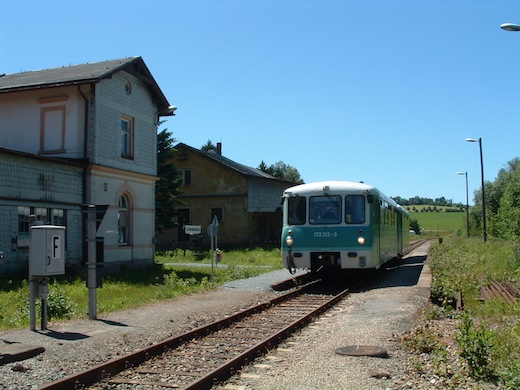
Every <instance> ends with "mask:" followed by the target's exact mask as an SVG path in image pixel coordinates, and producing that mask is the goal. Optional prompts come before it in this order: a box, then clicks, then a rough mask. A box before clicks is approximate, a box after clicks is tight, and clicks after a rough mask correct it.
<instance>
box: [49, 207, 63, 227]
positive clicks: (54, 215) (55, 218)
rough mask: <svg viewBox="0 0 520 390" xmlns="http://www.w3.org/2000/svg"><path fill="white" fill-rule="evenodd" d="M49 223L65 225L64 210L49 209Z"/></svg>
mask: <svg viewBox="0 0 520 390" xmlns="http://www.w3.org/2000/svg"><path fill="white" fill-rule="evenodd" d="M50 221H51V225H55V226H65V210H62V209H51V210H50Z"/></svg>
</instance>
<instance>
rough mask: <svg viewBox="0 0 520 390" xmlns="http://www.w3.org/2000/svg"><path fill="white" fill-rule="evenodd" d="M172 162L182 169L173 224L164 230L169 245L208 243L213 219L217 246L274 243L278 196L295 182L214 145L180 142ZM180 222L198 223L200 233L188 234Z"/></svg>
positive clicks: (277, 237)
mask: <svg viewBox="0 0 520 390" xmlns="http://www.w3.org/2000/svg"><path fill="white" fill-rule="evenodd" d="M175 149H176V152H175V157H174V165H175V167H176V168H177V170H178V171H179V172H180V173H181V177H182V187H181V195H180V196H179V199H178V200H179V201H181V202H183V203H184V204H185V205H184V206H181V207H180V208H178V209H177V212H178V223H179V227H178V229H175V230H176V231H175V232H172V233H173V234H170V235H169V239H170V240H172V241H173V243H174V246H176V247H182V246H183V245H184V244H186V243H187V242H189V241H191V242H192V243H193V242H197V243H198V244H201V245H203V246H208V247H209V243H210V237H209V235H208V230H207V229H208V226H209V225H210V224H211V222H212V221H213V218H214V217H215V216H216V217H217V219H218V223H219V227H218V236H217V240H218V245H219V246H220V247H221V248H222V247H230V246H234V247H237V246H257V245H279V243H280V235H281V228H282V211H281V207H280V201H281V196H282V193H283V191H284V190H285V189H287V188H289V187H291V186H293V185H295V183H294V182H291V181H285V180H280V179H278V178H275V177H273V176H271V175H269V174H267V173H265V172H263V171H261V170H259V169H256V168H251V167H248V166H245V165H242V164H239V163H237V162H235V161H232V160H230V159H228V158H226V157H224V156H223V155H222V144H221V143H220V142H219V143H218V144H217V149H216V150H212V151H203V150H199V149H196V148H193V147H191V146H188V145H186V144H183V143H179V144H177V145H176V146H175ZM185 225H195V226H201V233H202V234H201V235H195V236H193V235H192V236H189V235H186V234H185V232H184V229H183V227H184V226H185Z"/></svg>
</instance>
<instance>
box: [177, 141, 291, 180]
mask: <svg viewBox="0 0 520 390" xmlns="http://www.w3.org/2000/svg"><path fill="white" fill-rule="evenodd" d="M179 146H184V147H185V148H188V149H190V150H192V151H194V152H197V153H200V154H202V155H204V156H207V157H209V158H211V159H212V160H215V161H217V162H219V163H220V164H222V165H225V166H227V167H229V168H231V169H234V170H235V171H237V172H239V173H241V174H243V175H246V176H253V177H260V178H264V179H272V180H279V181H286V180H282V179H279V178H277V177H274V176H271V175H269V174H268V173H265V172H263V171H262V170H260V169H257V168H252V167H249V166H247V165H243V164H240V163H237V162H235V161H233V160H230V159H229V158H227V157H224V156H222V155H220V154H218V153H216V152H215V151H204V150H199V149H196V148H193V147H191V146H189V145H186V144H184V143H179V144H177V145H175V146H174V148H178V147H179Z"/></svg>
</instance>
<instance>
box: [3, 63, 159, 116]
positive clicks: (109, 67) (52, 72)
mask: <svg viewBox="0 0 520 390" xmlns="http://www.w3.org/2000/svg"><path fill="white" fill-rule="evenodd" d="M119 70H125V71H127V72H129V73H131V74H133V75H134V76H137V77H139V78H141V79H144V80H145V82H146V84H147V85H148V86H149V88H150V89H151V92H152V94H153V95H154V96H155V98H156V103H157V104H158V106H159V107H160V108H168V106H169V104H168V101H167V100H166V97H165V96H164V95H163V93H162V91H161V90H160V88H159V86H158V85H157V83H156V82H155V80H154V78H153V77H152V75H151V73H150V71H149V70H148V68H147V67H146V65H145V63H144V61H143V59H142V58H141V57H130V58H124V59H119V60H111V61H102V62H94V63H88V64H81V65H70V66H62V67H60V68H52V69H44V70H35V71H28V72H21V73H13V74H5V75H0V93H5V92H13V91H23V90H30V89H39V88H51V87H60V86H65V85H78V84H85V83H95V82H98V81H100V80H103V79H104V78H107V77H110V76H111V75H112V74H114V73H115V72H117V71H119Z"/></svg>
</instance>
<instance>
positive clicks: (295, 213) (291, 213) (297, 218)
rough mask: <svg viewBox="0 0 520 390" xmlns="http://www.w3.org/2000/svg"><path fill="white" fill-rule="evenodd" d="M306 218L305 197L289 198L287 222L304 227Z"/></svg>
mask: <svg viewBox="0 0 520 390" xmlns="http://www.w3.org/2000/svg"><path fill="white" fill-rule="evenodd" d="M306 217H307V215H306V212H305V197H304V196H297V197H294V198H288V206H287V222H288V223H289V225H303V224H304V223H305V219H306Z"/></svg>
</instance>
